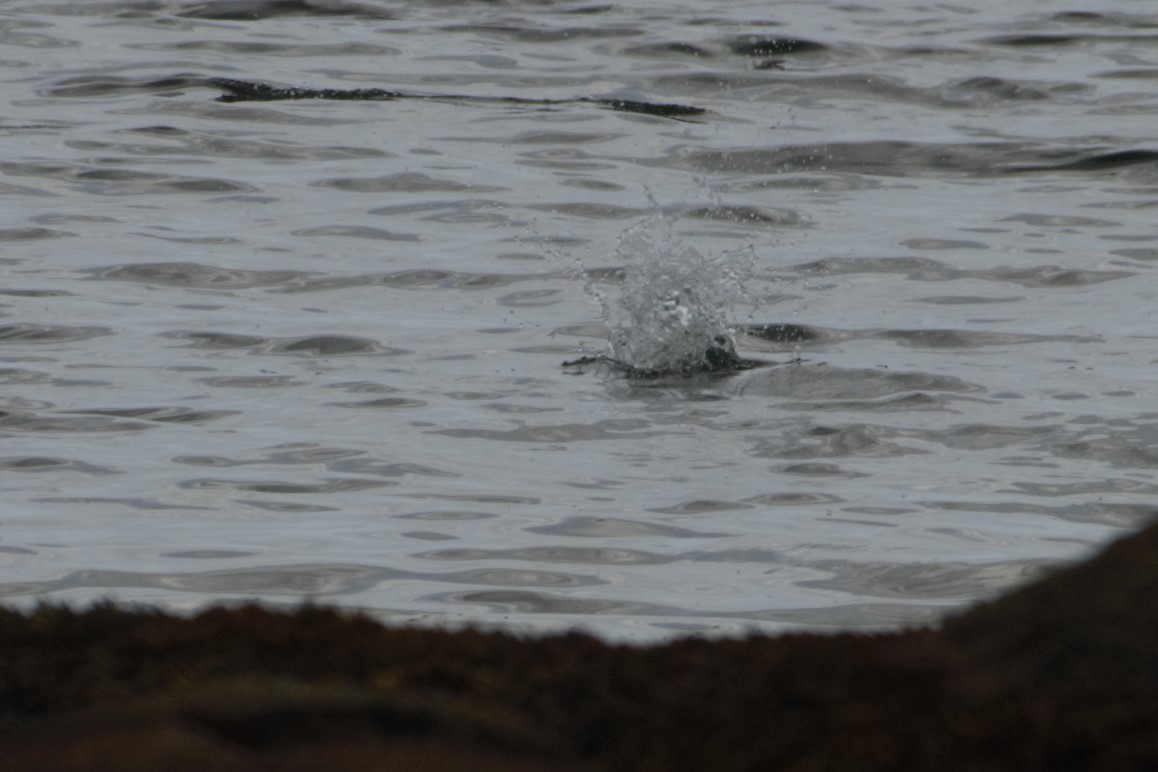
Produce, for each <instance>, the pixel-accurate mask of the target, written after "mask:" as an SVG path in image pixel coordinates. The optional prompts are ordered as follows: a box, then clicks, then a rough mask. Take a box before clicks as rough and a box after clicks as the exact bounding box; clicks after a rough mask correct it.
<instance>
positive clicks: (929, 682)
mask: <svg viewBox="0 0 1158 772" xmlns="http://www.w3.org/2000/svg"><path fill="white" fill-rule="evenodd" d="M1156 593H1158V526H1152V527H1150V528H1148V529H1146V530H1144V531H1142V532H1141V533H1138V534H1136V535H1134V536H1131V537H1128V538H1126V539H1122V540H1120V541H1118V542H1116V543H1114V544H1112V545H1111V546H1109V547H1108V548H1107V549H1106V550H1104V551H1103V552H1102V553H1101V554H1100V555H1098V556H1097V557H1095V558H1094V559H1092V560H1090V561H1088V562H1086V563H1083V564H1080V565H1077V566H1075V567H1071V568H1067V569H1064V570H1059V571H1057V572H1055V573H1054V574H1052V575H1050V576H1048V577H1047V578H1045V579H1043V580H1041V581H1039V582H1037V583H1035V584H1032V585H1029V586H1027V587H1025V588H1022V589H1020V590H1018V591H1015V592H1013V593H1011V594H1009V595H1007V596H1005V597H1003V598H1000V599H998V600H996V601H993V602H990V603H985V604H982V605H980V606H977V607H975V608H973V609H972V610H970V611H968V612H966V613H964V614H962V615H959V616H957V617H954V618H951V619H950V620H948V621H947V622H946V623H945V624H944V625H943V626H942V628H941V629H939V630H912V631H907V632H901V633H893V634H878V635H863V634H858V635H852V634H843V635H810V634H796V635H788V636H782V637H777V638H772V637H751V638H748V639H744V640H718V641H707V640H700V639H685V640H679V641H675V642H673V643H670V644H667V645H663V646H656V647H649V648H640V647H628V646H614V645H609V644H606V643H603V642H601V641H599V640H597V639H595V638H592V637H589V636H586V635H581V634H578V633H573V634H569V635H563V636H554V637H548V638H539V639H521V638H517V637H513V636H511V635H507V634H503V633H488V632H481V631H471V630H467V631H460V632H446V631H435V630H422V629H414V628H401V629H389V628H386V627H383V626H381V625H379V624H378V623H376V622H374V621H371V620H369V619H367V618H364V617H360V616H356V615H350V614H346V613H342V612H339V611H336V610H330V609H324V608H315V607H310V608H301V609H298V610H295V611H291V612H281V611H272V610H266V609H262V608H259V607H256V606H249V607H241V608H234V609H220V608H219V609H211V610H208V611H204V612H202V613H200V614H198V615H196V616H194V617H192V618H181V617H176V616H173V615H170V614H166V613H164V612H161V611H156V610H148V609H133V608H118V607H115V606H112V605H106V606H101V607H96V608H93V609H90V610H88V611H84V612H78V611H72V610H67V609H63V608H59V607H42V608H39V609H37V610H36V611H34V612H31V613H20V612H16V611H3V612H0V756H2V757H3V758H4V759H5V760H6V761H5V766H6V768H8V769H20V770H183V769H197V770H242V769H245V770H251V769H262V770H264V769H271V770H272V769H278V770H305V769H327V770H363V769H367V770H368V769H376V770H377V769H427V770H443V769H446V770H449V769H479V770H524V769H526V770H532V769H534V770H604V769H606V770H629V769H630V770H668V769H672V770H677V769H687V770H703V769H715V770H748V769H762V770H772V769H793V770H886V769H888V770H926V769H927V770H933V769H936V770H945V769H1012V768H1019V769H1023V770H1047V769H1050V770H1052V769H1105V770H1120V769H1144V768H1152V767H1151V765H1152V764H1153V763H1154V762H1155V761H1156V760H1158V699H1156V697H1158V635H1156V632H1158V608H1156V606H1155V604H1154V603H1153V602H1152V601H1153V598H1154V596H1155V594H1156Z"/></svg>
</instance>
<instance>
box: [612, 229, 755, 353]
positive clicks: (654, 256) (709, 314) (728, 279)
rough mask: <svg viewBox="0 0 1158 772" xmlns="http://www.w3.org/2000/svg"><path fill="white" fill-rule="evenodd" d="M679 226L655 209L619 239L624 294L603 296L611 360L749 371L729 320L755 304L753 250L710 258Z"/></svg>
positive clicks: (737, 251)
mask: <svg viewBox="0 0 1158 772" xmlns="http://www.w3.org/2000/svg"><path fill="white" fill-rule="evenodd" d="M674 226H675V223H674V222H673V220H672V219H671V218H669V217H667V216H665V215H664V214H663V213H662V212H661V211H660V209H659V207H658V206H656V207H655V208H654V210H653V212H652V214H651V216H650V217H648V219H646V220H644V221H643V222H641V223H639V224H638V225H635V226H633V227H631V228H629V229H628V230H627V231H625V232H624V233H623V235H621V236H620V238H619V247H618V249H617V254H618V256H619V258H620V259H621V260H622V261H623V263H624V272H625V273H624V282H623V288H622V292H621V293H620V294H619V296H618V297H616V298H614V299H613V300H609V299H607V298H606V297H605V296H603V295H602V293H599V294H597V297H599V298H600V300H601V302H602V303H603V309H604V317H605V318H606V320H607V325H608V327H609V328H610V330H611V338H610V341H609V344H608V346H609V351H608V355H607V356H608V358H609V359H611V360H612V361H614V362H616V363H619V364H621V365H624V366H626V367H627V368H628V369H630V370H631V371H633V372H636V373H692V372H704V371H721V370H727V369H742V368H743V366H744V361H743V360H740V359H739V358H738V357H737V356H736V353H735V339H734V334H735V328H734V326H733V324H732V323H731V322H730V318H731V316H732V313H733V311H734V310H735V307H736V305H737V304H738V303H748V302H750V299H749V297H748V293H747V292H746V289H745V287H746V285H747V284H748V280H749V278H750V277H751V275H752V269H753V262H754V253H753V250H752V248H751V247H748V248H746V249H741V250H736V251H729V252H720V253H715V254H711V255H705V254H703V253H701V252H699V251H698V250H696V249H695V248H693V247H691V246H689V245H687V244H685V243H684V241H683V239H681V238H680V237H679V236H678V235H677V234H676V232H675V227H674Z"/></svg>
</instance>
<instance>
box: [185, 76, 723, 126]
mask: <svg viewBox="0 0 1158 772" xmlns="http://www.w3.org/2000/svg"><path fill="white" fill-rule="evenodd" d="M205 83H206V84H207V85H209V86H214V87H217V88H220V89H223V90H225V91H226V92H227V93H225V94H223V95H222V96H220V97H218V101H220V102H268V101H280V100H289V99H353V100H359V101H389V100H394V99H439V100H447V101H451V102H468V103H471V104H510V105H525V106H528V107H553V106H559V105H567V104H583V103H586V104H594V105H598V106H599V107H605V108H607V109H609V110H615V111H617V112H625V113H642V114H644V115H653V116H657V117H661V118H675V119H679V118H688V117H692V116H697V115H704V114H706V113H707V110H704V109H703V108H700V107H691V106H688V105H679V104H657V103H654V102H642V101H638V100H634V99H613V98H604V97H575V98H573V99H531V98H527V97H480V96H471V95H464V94H412V93H406V92H402V91H387V90H385V89H380V88H356V89H334V88H293V87H291V88H279V87H277V86H271V85H269V84H267V83H255V82H252V81H244V80H234V79H232V78H209V79H208V80H207V81H205Z"/></svg>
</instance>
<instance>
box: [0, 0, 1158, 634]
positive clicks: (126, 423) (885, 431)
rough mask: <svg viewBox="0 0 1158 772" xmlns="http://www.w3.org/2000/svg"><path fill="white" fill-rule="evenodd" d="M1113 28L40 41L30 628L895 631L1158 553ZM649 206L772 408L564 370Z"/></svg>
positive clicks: (506, 17) (1120, 76) (615, 21)
mask: <svg viewBox="0 0 1158 772" xmlns="http://www.w3.org/2000/svg"><path fill="white" fill-rule="evenodd" d="M1119 5H1121V7H1120V8H1118V7H1115V8H1103V7H1101V6H1099V7H1098V8H1096V9H1094V10H1090V9H1084V10H1083V9H1080V8H1074V7H1072V6H1068V5H1065V6H1063V5H1060V4H1059V3H1057V2H1053V1H1052V0H1050V1H1049V2H1043V3H1038V4H1035V5H1034V6H1033V7H1032V8H1029V7H1026V8H1020V7H1016V6H1013V5H1010V4H1008V3H997V2H994V1H993V0H982V2H980V3H973V4H970V6H969V7H968V8H965V7H960V8H957V7H950V6H919V7H918V6H909V5H895V4H892V5H890V4H877V5H872V4H869V5H849V4H840V3H832V2H817V3H812V4H810V5H809V6H808V13H807V14H799V13H796V12H792V13H789V12H788V9H787V7H785V8H777V7H771V8H770V7H768V6H767V4H759V3H755V2H741V3H739V4H737V3H735V2H728V3H722V2H709V3H708V4H707V5H704V6H702V7H699V8H697V11H696V14H697V15H696V16H695V18H694V19H691V18H690V17H688V15H687V12H686V9H683V8H675V7H670V6H665V5H663V4H656V3H652V2H649V1H648V0H639V1H638V2H636V1H635V0H633V2H629V3H627V4H618V5H615V6H610V5H604V6H589V5H588V6H583V5H576V4H574V3H567V2H563V3H553V4H543V3H523V2H518V1H516V2H511V3H504V4H502V5H499V6H496V5H493V4H489V3H484V4H469V3H467V4H463V3H450V4H438V3H435V4H411V5H404V4H403V5H394V6H390V7H386V6H381V5H376V4H367V3H361V4H359V3H339V4H334V3H320V2H319V3H315V2H295V3H283V2H271V1H267V0H213V1H212V2H203V3H186V2H180V1H179V0H164V1H163V2H158V3H145V4H141V3H137V2H131V1H126V2H118V1H117V0H113V1H112V2H108V3H101V4H95V5H94V4H91V3H77V2H75V0H49V2H43V3H37V4H27V3H26V4H16V5H11V4H9V5H7V6H5V7H4V8H3V9H0V44H3V50H4V54H3V56H2V57H0V70H3V71H5V72H7V73H9V74H10V75H11V77H9V78H6V79H4V81H3V82H4V85H3V86H2V87H0V88H2V94H3V98H4V103H5V106H6V110H5V111H4V114H3V117H2V118H0V133H3V134H4V136H5V138H6V140H7V144H6V147H7V148H8V152H7V153H6V155H5V158H4V159H3V160H0V194H3V195H4V197H5V201H6V209H5V211H6V212H7V213H8V215H9V217H8V218H7V221H6V222H5V223H3V227H2V228H0V314H2V315H3V319H0V386H3V389H4V391H3V393H0V437H2V438H3V440H4V442H5V450H4V451H2V452H0V486H2V489H3V492H4V501H5V506H4V508H3V517H0V596H2V597H4V598H6V599H7V600H8V601H9V602H11V603H19V604H28V603H33V602H36V601H39V600H56V601H62V602H77V603H81V602H89V601H92V600H95V599H98V598H101V597H114V598H118V599H122V600H127V601H142V602H151V603H160V604H165V605H170V606H173V607H176V608H189V607H194V606H197V605H200V604H204V603H209V602H214V601H236V600H241V599H247V598H259V599H262V600H265V601H266V602H269V603H296V602H298V601H300V600H302V599H308V598H319V599H323V600H325V601H326V602H332V603H337V604H342V605H349V606H356V607H362V608H365V609H367V610H369V611H371V612H372V613H375V614H379V615H381V616H382V617H385V618H389V619H391V620H394V621H407V622H421V623H424V624H431V623H435V624H461V623H481V624H494V625H499V626H505V627H512V628H518V629H532V630H548V629H561V628H565V627H571V626H583V627H586V628H588V629H591V630H593V631H595V632H598V633H600V634H603V635H607V636H613V637H624V638H632V639H640V640H644V639H655V638H662V637H666V636H671V635H676V634H685V633H704V634H720V633H740V632H743V631H745V630H747V629H750V628H757V629H762V630H770V631H775V630H782V629H799V628H802V627H821V628H829V629H831V628H838V627H879V626H885V627H888V626H896V625H902V624H911V623H915V622H924V621H930V620H935V619H936V618H937V616H938V615H940V614H942V613H944V612H945V611H947V610H950V609H952V608H955V607H958V606H960V605H961V604H964V603H968V602H971V601H972V600H974V599H976V598H978V597H983V596H988V595H991V594H993V593H997V592H1000V591H1001V590H1002V589H1004V588H1006V587H1008V586H1011V585H1014V584H1017V583H1019V582H1022V581H1026V580H1027V579H1029V578H1030V577H1032V576H1034V575H1035V574H1036V572H1038V571H1039V570H1041V567H1042V566H1043V565H1046V564H1049V563H1051V562H1053V561H1057V560H1063V559H1070V558H1073V557H1076V556H1079V555H1081V554H1083V553H1084V551H1085V550H1087V549H1089V548H1090V547H1091V546H1092V545H1093V544H1095V543H1098V542H1100V541H1102V540H1105V539H1107V538H1109V537H1111V536H1113V535H1114V534H1116V533H1119V532H1121V531H1122V530H1124V529H1128V528H1133V527H1136V526H1137V525H1138V524H1140V523H1141V522H1144V521H1148V520H1150V519H1152V518H1153V517H1154V516H1155V511H1156V510H1155V507H1154V504H1153V501H1154V498H1155V493H1156V490H1158V488H1156V485H1155V482H1154V479H1153V476H1154V475H1153V473H1154V469H1155V466H1156V464H1158V434H1156V431H1158V429H1156V427H1158V412H1156V411H1155V410H1154V409H1153V405H1154V404H1155V399H1156V398H1158V393H1156V389H1155V386H1154V384H1153V377H1152V374H1151V370H1152V368H1153V364H1154V359H1155V358H1154V356H1153V354H1152V353H1151V349H1152V343H1153V341H1154V338H1155V333H1154V331H1153V329H1152V328H1153V320H1152V319H1151V317H1150V315H1149V312H1148V310H1147V309H1149V308H1150V307H1151V306H1152V305H1153V298H1154V295H1155V292H1156V288H1155V286H1154V279H1153V278H1152V274H1153V270H1154V266H1155V264H1156V257H1158V244H1156V242H1158V234H1156V233H1155V230H1154V224H1153V218H1152V217H1151V212H1152V210H1153V208H1154V206H1155V205H1156V202H1158V188H1156V187H1155V182H1156V180H1158V172H1156V169H1158V165H1156V162H1158V135H1156V133H1155V130H1154V126H1155V120H1154V118H1155V115H1154V114H1155V111H1158V104H1155V101H1154V99H1153V96H1152V94H1150V92H1149V91H1147V90H1146V89H1144V88H1140V86H1141V85H1143V84H1145V83H1147V82H1149V81H1151V80H1153V78H1154V77H1155V73H1156V72H1158V66H1156V65H1152V64H1151V59H1152V58H1153V57H1152V48H1153V39H1152V38H1153V36H1152V34H1151V30H1152V28H1153V26H1154V24H1155V23H1158V19H1156V18H1154V17H1153V16H1152V15H1150V14H1147V13H1146V12H1144V11H1142V10H1140V9H1138V8H1135V7H1132V6H1130V7H1127V6H1125V5H1124V4H1119ZM78 62H81V63H83V65H81V64H78ZM222 78H224V79H233V80H238V79H249V80H254V81H258V82H262V83H271V84H273V85H276V86H282V87H307V88H324V89H381V90H389V91H390V92H391V93H398V94H402V95H403V96H399V97H381V98H378V99H376V100H375V101H358V100H308V99H304V100H296V101H284V102H278V101H270V102H263V103H260V104H258V103H253V102H248V103H247V102H231V103H230V102H221V101H217V99H218V97H220V96H222V95H223V90H222V87H221V86H220V83H221V81H220V80H219V79H222ZM629 104H634V105H640V104H651V105H679V106H683V107H688V108H696V109H699V110H702V111H703V112H699V113H695V112H685V113H682V114H678V115H677V114H672V115H669V116H667V117H665V116H664V115H663V114H662V113H654V112H653V113H650V114H649V113H647V112H640V111H634V112H631V111H625V110H623V109H621V108H622V107H623V106H624V105H629ZM648 191H650V195H651V196H654V198H655V199H656V201H657V202H658V204H657V206H658V207H659V208H660V209H662V211H663V212H664V213H665V214H666V215H667V216H669V217H672V218H674V219H675V220H676V228H677V230H678V231H679V234H680V236H681V237H682V238H683V239H684V241H685V243H687V244H688V245H689V246H691V247H694V248H695V249H696V250H699V251H700V252H701V253H703V254H708V255H712V254H718V253H720V252H722V251H725V250H734V249H737V248H747V247H750V248H751V249H752V250H753V253H754V254H755V256H756V261H755V262H756V267H755V275H754V276H753V277H751V279H750V281H749V285H750V286H748V287H747V288H746V289H747V290H748V291H749V294H750V296H751V299H752V301H753V303H752V307H745V308H742V309H740V310H739V312H738V313H739V316H738V318H737V319H736V321H737V322H738V323H739V324H740V326H741V332H742V333H743V334H742V335H741V336H740V348H741V353H742V354H743V355H744V356H748V357H752V358H758V359H764V360H766V362H767V364H768V366H766V367H762V368H758V369H755V370H751V371H748V372H744V373H741V374H737V375H733V376H731V377H715V378H713V377H697V378H688V379H685V378H668V379H659V380H655V381H630V380H622V379H616V378H614V377H613V376H611V375H610V374H608V373H607V372H605V371H600V370H599V369H598V368H569V369H564V368H561V367H560V366H559V365H560V362H562V361H563V360H565V359H573V358H575V357H576V356H578V355H579V351H578V349H579V347H580V345H582V346H583V349H584V352H586V353H590V352H593V351H598V350H600V348H601V347H602V345H603V343H604V342H605V340H606V337H607V334H608V332H607V328H606V326H605V324H604V320H603V318H602V316H601V309H600V306H599V303H598V302H597V300H596V297H595V296H598V295H600V294H602V295H603V296H605V297H607V298H614V297H615V296H616V293H617V292H618V291H619V289H620V287H621V286H622V283H623V280H624V265H623V264H622V262H623V261H622V260H620V259H619V258H618V257H616V254H617V253H616V247H617V244H618V238H619V235H620V234H621V233H622V232H623V231H624V229H626V228H628V227H629V226H632V225H635V224H636V223H638V222H639V221H640V220H642V219H644V218H645V217H647V216H648V215H649V214H651V213H652V211H653V208H652V205H651V203H650V202H649V200H648V199H649V194H648Z"/></svg>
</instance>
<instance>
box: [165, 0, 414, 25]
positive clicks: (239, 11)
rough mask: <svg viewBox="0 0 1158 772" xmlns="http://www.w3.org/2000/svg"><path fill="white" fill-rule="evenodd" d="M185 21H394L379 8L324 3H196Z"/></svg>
mask: <svg viewBox="0 0 1158 772" xmlns="http://www.w3.org/2000/svg"><path fill="white" fill-rule="evenodd" d="M177 15H178V16H183V17H185V18H187V19H212V20H214V21H258V20H261V19H273V18H276V17H279V16H317V17H327V16H362V17H365V18H368V19H394V18H397V17H396V16H395V15H394V14H391V13H387V12H386V11H384V10H382V9H381V8H374V7H372V6H368V5H356V4H351V3H342V2H326V1H325V0H214V1H213V2H208V3H197V4H196V5H191V6H189V7H188V8H186V9H185V10H183V11H181V12H180V13H179V14H177Z"/></svg>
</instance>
